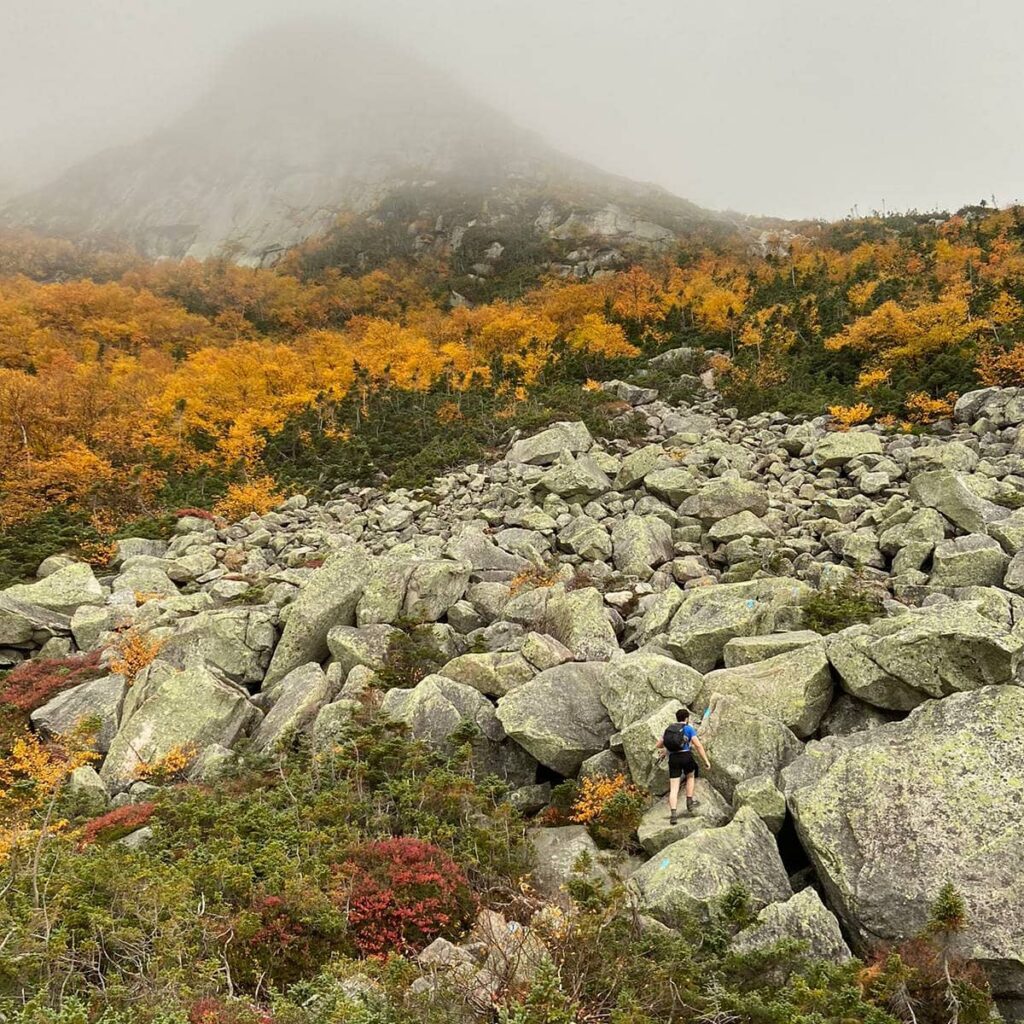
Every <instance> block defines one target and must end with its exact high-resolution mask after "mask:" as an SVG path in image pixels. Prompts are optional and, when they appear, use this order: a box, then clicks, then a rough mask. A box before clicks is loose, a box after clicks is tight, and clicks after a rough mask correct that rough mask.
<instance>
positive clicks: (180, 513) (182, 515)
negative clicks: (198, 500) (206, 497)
mask: <svg viewBox="0 0 1024 1024" xmlns="http://www.w3.org/2000/svg"><path fill="white" fill-rule="evenodd" d="M174 514H175V516H177V517H178V519H207V520H209V521H210V522H211V523H213V522H216V520H217V517H216V516H215V515H214V514H213V513H212V512H211V511H210V510H209V509H206V508H179V509H175V511H174Z"/></svg>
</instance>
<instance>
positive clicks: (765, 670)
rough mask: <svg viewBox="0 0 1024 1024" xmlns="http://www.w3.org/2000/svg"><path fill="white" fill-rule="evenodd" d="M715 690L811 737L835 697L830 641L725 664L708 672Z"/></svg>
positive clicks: (709, 690) (708, 684)
mask: <svg viewBox="0 0 1024 1024" xmlns="http://www.w3.org/2000/svg"><path fill="white" fill-rule="evenodd" d="M703 693H704V699H705V703H708V702H709V701H710V697H711V694H713V693H721V694H727V695H729V696H731V697H735V698H736V699H737V700H739V701H740V703H742V704H743V706H744V707H746V708H749V709H750V710H752V711H754V712H756V713H758V714H762V715H767V716H768V717H770V718H774V719H776V720H777V721H779V722H782V724H783V725H785V726H787V727H788V728H790V729H792V730H793V732H794V733H795V734H796V735H797V736H799V737H801V738H802V739H806V738H807V737H808V736H811V735H812V734H813V733H814V731H815V730H816V729H817V728H818V723H819V722H820V721H821V716H822V715H823V714H824V713H825V712H826V711H827V710H828V706H829V704H830V703H831V702H832V673H831V671H830V670H829V661H828V657H827V656H826V654H825V644H824V643H823V642H822V643H817V644H810V645H808V646H806V647H799V648H797V649H796V650H792V651H788V652H786V653H784V654H776V655H775V657H773V658H766V659H765V660H764V661H759V662H756V663H754V664H752V665H742V666H740V667H738V668H723V669H719V670H718V671H716V672H710V673H709V674H708V675H707V676H705V678H704V690H703Z"/></svg>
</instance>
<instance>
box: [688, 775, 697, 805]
mask: <svg viewBox="0 0 1024 1024" xmlns="http://www.w3.org/2000/svg"><path fill="white" fill-rule="evenodd" d="M696 782H697V773H696V772H690V774H689V775H687V776H686V799H687V800H692V799H693V787H694V784H695V783H696Z"/></svg>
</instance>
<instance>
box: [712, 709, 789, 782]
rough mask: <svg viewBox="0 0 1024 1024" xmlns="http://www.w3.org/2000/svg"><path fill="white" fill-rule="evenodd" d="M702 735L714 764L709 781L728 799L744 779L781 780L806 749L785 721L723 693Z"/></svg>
mask: <svg viewBox="0 0 1024 1024" xmlns="http://www.w3.org/2000/svg"><path fill="white" fill-rule="evenodd" d="M699 736H700V741H701V743H703V744H704V747H705V749H706V750H707V754H708V758H709V760H710V761H711V769H710V771H709V772H708V779H709V781H710V782H711V784H712V785H713V786H714V787H715V789H717V790H718V791H719V792H720V793H722V794H723V796H725V797H726V798H727V799H728V800H732V799H733V795H734V793H735V790H736V786H737V785H738V784H739V783H741V782H743V780H744V779H753V778H756V777H758V776H761V775H766V776H768V777H769V778H770V779H772V780H773V781H775V780H777V779H778V777H779V772H780V771H781V770H782V769H783V768H784V767H785V766H786V765H787V764H789V763H790V761H792V760H793V759H794V758H795V757H797V756H798V755H799V754H800V752H801V750H802V749H803V745H802V744H801V742H800V741H799V740H798V739H797V738H796V736H795V735H794V734H793V732H792V731H791V730H790V729H787V728H786V726H784V725H783V724H782V723H781V722H779V721H778V720H776V719H774V718H770V717H768V716H767V715H764V714H761V713H759V712H756V711H751V710H750V709H749V708H748V707H746V705H745V704H744V703H743V702H742V701H741V700H738V699H737V698H736V697H730V696H728V695H727V694H722V693H716V694H713V695H712V697H711V703H710V705H709V706H708V712H707V713H706V714H705V717H704V720H703V722H702V723H701V726H700V730H699Z"/></svg>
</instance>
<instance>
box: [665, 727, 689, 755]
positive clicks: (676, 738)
mask: <svg viewBox="0 0 1024 1024" xmlns="http://www.w3.org/2000/svg"><path fill="white" fill-rule="evenodd" d="M688 724H689V723H687V722H673V723H672V725H670V726H669V727H668V728H667V729H666V730H665V735H664V736H663V737H662V740H661V742H662V743H664V744H665V749H666V750H667V751H668V752H669V753H670V754H678V753H679V752H680V751H681V750H682V749H683V747H684V746H686V726H687V725H688Z"/></svg>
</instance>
